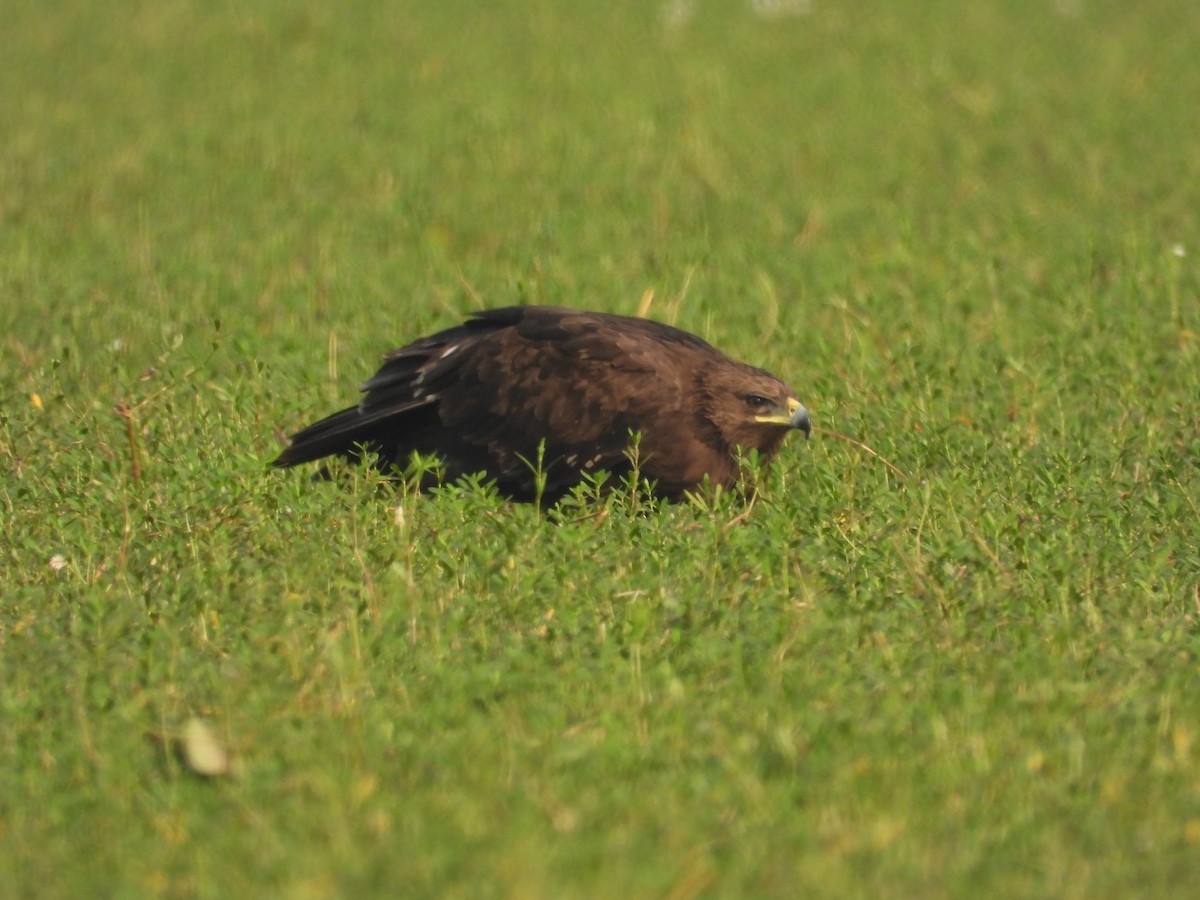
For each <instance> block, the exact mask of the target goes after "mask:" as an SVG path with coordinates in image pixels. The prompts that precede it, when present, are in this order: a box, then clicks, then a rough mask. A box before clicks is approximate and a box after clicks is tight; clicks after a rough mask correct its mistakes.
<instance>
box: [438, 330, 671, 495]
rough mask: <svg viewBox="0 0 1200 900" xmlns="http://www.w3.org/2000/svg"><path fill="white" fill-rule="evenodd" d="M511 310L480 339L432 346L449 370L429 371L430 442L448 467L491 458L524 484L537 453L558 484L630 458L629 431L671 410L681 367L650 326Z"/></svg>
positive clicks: (551, 485)
mask: <svg viewBox="0 0 1200 900" xmlns="http://www.w3.org/2000/svg"><path fill="white" fill-rule="evenodd" d="M517 314H519V317H518V318H517V319H516V321H513V322H510V324H509V326H508V327H503V328H497V329H495V330H494V331H491V332H490V333H488V334H487V337H486V338H485V339H480V340H478V341H476V342H474V343H470V344H464V345H462V346H457V347H456V346H455V344H454V343H453V342H450V343H447V344H446V345H445V346H444V347H443V348H442V349H441V350H440V351H439V362H440V363H442V364H443V365H445V371H444V372H443V371H442V370H441V369H440V368H438V367H434V368H433V369H431V371H430V373H429V375H428V376H427V378H426V381H427V382H428V383H430V384H431V390H433V391H434V392H436V394H437V399H438V403H437V418H438V423H439V424H440V426H441V428H440V441H441V446H439V447H435V448H432V449H433V451H434V452H437V453H439V455H441V456H442V457H443V458H444V459H447V461H448V462H449V463H450V464H451V465H450V468H451V469H452V470H453V469H459V470H460V471H459V472H458V473H455V472H453V471H452V472H451V474H459V473H466V472H470V471H476V470H479V469H485V468H486V469H487V470H488V472H489V473H491V474H492V475H493V476H494V477H495V478H496V479H497V481H498V482H499V483H500V486H501V488H502V489H503V490H505V491H507V492H513V493H528V492H529V490H531V489H532V485H533V471H532V467H533V466H534V465H535V464H536V461H537V460H538V458H539V452H540V453H541V454H542V455H541V459H542V460H543V466H544V473H545V475H546V477H547V485H546V490H547V491H548V492H554V491H555V489H556V488H557V487H558V486H561V485H569V484H573V483H575V482H576V481H578V480H579V474H580V473H581V472H584V473H586V472H596V471H600V470H611V469H624V468H626V467H627V466H628V458H627V451H628V448H629V435H630V432H631V431H636V432H643V433H644V432H647V431H650V430H654V429H656V428H658V427H660V426H659V423H663V422H670V421H672V420H676V419H677V418H678V416H679V414H680V411H681V408H682V406H683V397H684V394H685V387H686V386H685V384H684V383H683V372H682V371H681V367H679V366H678V365H676V364H675V357H674V354H672V353H670V352H668V351H669V348H664V345H663V344H662V341H661V340H660V339H659V338H658V337H657V336H656V335H655V334H653V333H651V332H648V331H646V330H644V329H640V328H631V327H628V326H627V324H626V321H627V320H621V319H615V318H614V317H602V316H587V315H579V314H573V315H570V316H564V315H563V314H562V313H560V312H559V311H557V310H546V309H541V308H537V307H525V308H521V309H519V310H518V311H517ZM512 315H514V312H513V311H508V310H498V311H496V313H494V314H486V316H487V317H489V318H490V317H492V316H496V317H503V316H512ZM485 321H487V319H485ZM459 354H461V355H459ZM456 355H457V356H458V361H457V363H456V364H453V365H452V366H451V365H450V363H451V362H452V361H453V360H454V358H455V356H456ZM456 459H457V461H458V463H459V464H458V465H454V462H455V461H456Z"/></svg>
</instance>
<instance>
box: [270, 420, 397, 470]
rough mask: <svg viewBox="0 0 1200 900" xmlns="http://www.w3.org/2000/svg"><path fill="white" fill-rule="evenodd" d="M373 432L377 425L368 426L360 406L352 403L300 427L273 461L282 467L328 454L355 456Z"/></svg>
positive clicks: (310, 460) (368, 440) (276, 465)
mask: <svg viewBox="0 0 1200 900" xmlns="http://www.w3.org/2000/svg"><path fill="white" fill-rule="evenodd" d="M373 432H374V429H372V428H370V427H364V423H363V416H362V413H361V412H360V411H359V408H358V407H357V406H352V407H350V408H349V409H343V410H342V411H341V412H336V413H334V414H333V415H332V416H326V417H325V418H324V419H322V420H321V421H319V422H314V423H313V424H312V425H309V426H308V427H307V428H305V429H303V430H301V431H297V432H296V433H295V434H294V435H292V438H291V443H290V444H289V445H288V446H287V449H285V450H284V451H283V452H282V453H280V454H279V455H278V456H277V457H275V459H273V460H272V461H271V465H272V466H275V467H276V468H281V469H282V468H286V467H288V466H298V465H300V463H306V462H313V461H314V460H318V459H323V458H324V457H326V456H352V455H353V454H354V453H355V452H356V451H357V449H358V448H359V447H361V446H363V445H369V444H370V443H371V439H372V437H373Z"/></svg>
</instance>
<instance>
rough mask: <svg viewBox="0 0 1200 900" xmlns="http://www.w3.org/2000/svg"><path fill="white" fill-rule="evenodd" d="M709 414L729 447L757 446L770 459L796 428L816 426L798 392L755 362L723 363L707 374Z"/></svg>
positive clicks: (802, 428)
mask: <svg viewBox="0 0 1200 900" xmlns="http://www.w3.org/2000/svg"><path fill="white" fill-rule="evenodd" d="M705 381H706V385H705V388H706V389H705V394H706V400H707V403H706V407H707V408H706V410H705V417H706V418H707V419H708V421H709V422H710V423H711V425H712V426H713V428H714V429H715V431H716V432H717V433H718V434H719V436H720V441H721V443H722V444H724V445H725V447H727V448H729V449H731V450H732V449H733V448H735V447H741V448H742V449H743V450H757V451H758V453H759V455H760V456H761V457H762V458H763V459H764V460H766V459H770V458H771V457H772V456H774V455H775V453H776V451H778V450H779V446H780V444H782V443H783V439H784V438H785V437H786V436H787V433H788V432H789V431H791V430H792V429H798V430H800V431H803V432H804V436H805V437H806V438H807V437H808V434H809V432H810V431H811V430H812V424H811V423H810V422H809V418H808V410H807V409H805V408H804V406H803V405H802V404H801V403H800V401H799V400H798V399H797V397H796V392H795V391H793V390H792V389H791V388H790V387H788V386H787V385H786V384H784V383H783V382H782V381H780V380H779V379H778V378H776V377H775V376H774V375H772V374H770V373H769V372H764V371H763V370H762V369H756V368H754V367H753V366H744V365H740V364H738V365H733V366H720V367H717V368H715V369H714V370H713V371H710V372H709V373H707V377H706V378H705Z"/></svg>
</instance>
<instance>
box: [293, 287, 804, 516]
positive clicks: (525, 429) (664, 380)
mask: <svg viewBox="0 0 1200 900" xmlns="http://www.w3.org/2000/svg"><path fill="white" fill-rule="evenodd" d="M362 391H363V394H364V396H363V399H362V402H361V403H359V405H358V406H353V407H350V408H349V409H344V410H342V411H341V412H337V413H334V414H333V415H331V416H329V417H327V418H325V419H322V420H321V421H319V422H317V423H315V424H313V425H310V426H308V427H307V428H305V429H303V430H302V431H300V432H298V433H296V434H295V435H293V437H292V439H291V444H290V445H289V446H288V448H287V449H286V450H284V451H283V452H282V453H281V454H280V455H279V457H278V458H277V459H275V461H274V462H273V465H275V466H294V465H297V464H299V463H304V462H311V461H313V460H318V459H322V458H324V457H327V456H344V457H347V458H350V459H357V458H359V457H360V456H361V455H362V449H360V448H365V449H366V450H367V451H368V453H369V454H374V455H375V456H377V458H378V462H379V464H380V465H381V467H383V468H390V467H393V466H394V467H397V468H399V469H403V468H405V467H406V466H407V465H408V463H409V461H410V460H411V458H412V454H413V453H414V452H416V453H420V454H422V455H426V456H436V457H439V458H440V459H441V460H442V462H443V465H444V477H445V478H446V480H447V481H450V480H454V479H456V478H458V477H460V476H463V475H470V474H474V473H477V472H484V473H486V474H487V476H488V477H489V478H491V479H492V480H494V481H495V482H496V485H497V487H498V489H499V490H500V491H501V493H503V494H505V495H506V496H509V497H512V498H514V499H517V500H531V499H534V498H535V496H536V495H537V489H536V484H535V480H534V472H533V470H532V467H531V464H532V462H533V461H535V460H537V459H538V455H539V446H540V445H541V444H542V442H544V453H543V455H542V460H543V471H544V473H545V475H546V478H547V481H546V483H545V485H544V486H543V489H542V496H543V499H546V500H549V501H552V500H554V499H556V498H558V497H561V496H562V495H563V494H565V493H566V492H567V491H569V490H570V489H571V487H572V486H573V485H575V484H577V483H578V482H579V481H581V480H582V479H583V477H584V476H585V475H587V474H588V473H594V472H599V471H601V470H604V471H608V472H610V473H612V474H613V475H615V476H618V477H619V476H622V475H624V474H625V473H626V472H628V471H629V470H630V466H631V463H630V460H629V444H630V434H631V433H637V434H639V435H640V443H639V446H638V462H639V466H640V471H641V474H642V475H643V477H645V478H647V479H649V480H650V481H652V482H653V483H655V485H656V490H657V492H658V493H659V494H660V495H661V496H664V497H668V498H671V499H678V498H679V497H681V496H682V495H683V494H684V493H685V492H687V491H692V490H695V489H697V488H699V487H700V486H701V485H702V484H703V483H704V482H705V480H706V479H707V481H708V482H709V483H710V484H712V485H724V486H726V487H731V486H733V485H734V484H735V483H736V482H737V479H738V474H739V473H738V463H737V453H738V449H739V448H740V449H741V450H743V451H749V450H756V451H758V453H759V456H760V457H761V458H763V459H765V460H769V459H770V458H771V457H772V456H774V455H775V453H776V452H777V451H778V450H779V447H780V445H781V444H782V442H783V439H784V437H785V436H786V434H787V432H788V431H789V430H790V429H796V428H798V429H800V430H802V431H803V432H804V433H805V435H807V434H808V431H809V420H808V413H807V412H806V411H805V409H804V407H803V406H801V405H800V402H799V401H798V400H797V399H796V395H795V393H794V392H793V391H792V389H791V388H789V387H788V386H787V385H786V384H784V383H783V382H782V381H780V380H779V379H778V378H776V377H775V376H773V375H771V374H769V373H768V372H764V371H763V370H762V369H756V368H754V367H752V366H748V365H745V364H744V363H740V362H736V361H734V360H732V359H730V358H729V357H727V356H725V355H724V354H722V353H721V352H719V351H718V350H716V349H715V348H714V347H712V346H711V345H709V344H708V343H706V342H705V341H703V340H701V339H700V338H698V337H696V336H695V335H693V334H689V333H688V332H686V331H681V330H680V329H678V328H672V327H671V326H669V325H663V324H661V323H658V322H653V321H651V320H648V319H638V318H631V317H628V316H616V315H609V314H605V313H591V312H581V311H577V310H569V309H556V308H552V307H544V306H519V307H509V308H506V309H496V310H489V311H486V312H480V313H475V314H474V315H473V316H472V317H471V318H470V319H468V320H467V321H466V322H465V323H463V324H462V325H458V326H455V327H454V328H448V329H446V330H445V331H441V332H438V333H437V334H434V335H432V336H430V337H426V338H422V339H421V340H418V341H415V342H414V343H412V344H409V345H408V346H406V347H402V348H400V349H399V350H393V351H391V352H390V353H387V354H385V356H384V363H383V366H382V367H381V368H380V369H379V371H378V372H376V373H375V375H374V376H373V377H372V378H371V379H370V380H369V381H367V382H366V383H365V384H364V385H363V386H362ZM426 486H428V485H426Z"/></svg>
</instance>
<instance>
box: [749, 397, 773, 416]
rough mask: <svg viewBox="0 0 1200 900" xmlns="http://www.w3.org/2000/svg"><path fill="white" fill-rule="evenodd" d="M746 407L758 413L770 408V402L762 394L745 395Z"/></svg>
mask: <svg viewBox="0 0 1200 900" xmlns="http://www.w3.org/2000/svg"><path fill="white" fill-rule="evenodd" d="M746 405H747V406H748V407H750V408H751V409H752V410H754V411H755V412H758V411H759V410H762V409H766V408H767V407H768V406H770V405H771V401H770V400H768V399H767V398H766V397H764V396H763V395H762V394H747V395H746Z"/></svg>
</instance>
